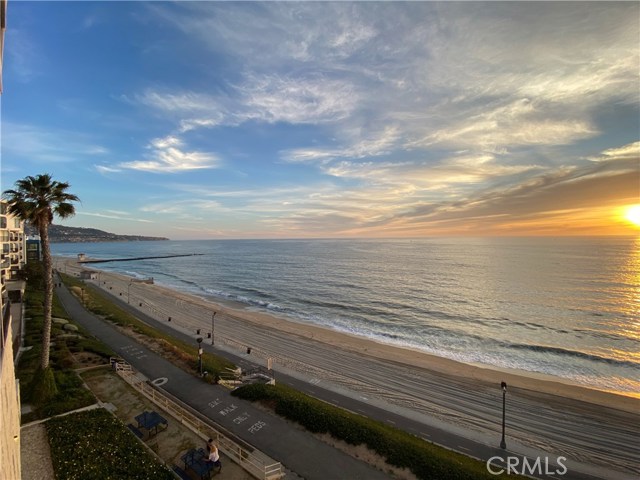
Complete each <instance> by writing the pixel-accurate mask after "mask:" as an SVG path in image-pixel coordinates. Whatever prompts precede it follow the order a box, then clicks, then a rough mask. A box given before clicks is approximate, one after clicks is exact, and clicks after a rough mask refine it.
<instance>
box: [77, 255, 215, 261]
mask: <svg viewBox="0 0 640 480" xmlns="http://www.w3.org/2000/svg"><path fill="white" fill-rule="evenodd" d="M199 255H204V253H182V254H177V255H155V256H152V257H129V258H107V259H103V260H100V259H86V260H85V259H78V263H107V262H133V261H134V260H151V259H154V258H176V257H196V256H199Z"/></svg>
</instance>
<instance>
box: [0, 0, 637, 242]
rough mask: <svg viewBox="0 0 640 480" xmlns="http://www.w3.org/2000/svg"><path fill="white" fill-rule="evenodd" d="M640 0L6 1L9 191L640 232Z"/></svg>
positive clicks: (306, 223)
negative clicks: (40, 177) (635, 212)
mask: <svg viewBox="0 0 640 480" xmlns="http://www.w3.org/2000/svg"><path fill="white" fill-rule="evenodd" d="M639 19H640V4H638V3H637V2H627V3H612V2H602V3H598V2H588V3H581V2H569V3H555V2H543V3H539V4H532V3H522V2H513V3H509V2H501V3H493V4H489V3H431V2H410V3H400V2H388V3H387V2H375V3H369V2H355V3H350V2H339V3H324V2H305V3H275V2H258V3H251V2H238V3H236V2H233V3H230V2H206V1H203V2H177V3H170V2H131V3H129V2H104V3H103V2H69V3H66V2H20V1H13V2H11V1H10V2H9V6H8V15H7V31H6V35H5V52H4V65H3V86H4V91H3V94H2V99H1V102H2V105H1V106H2V185H1V186H2V189H3V190H4V189H7V188H11V187H12V186H13V183H14V182H15V180H17V179H19V178H23V177H24V176H26V175H37V174H39V173H45V172H47V173H51V174H52V175H53V176H54V178H55V179H57V180H60V181H68V182H70V183H71V185H72V188H71V191H72V192H73V193H75V194H77V195H78V196H79V197H80V198H81V200H82V203H81V204H79V205H78V206H77V215H76V216H75V217H73V218H72V219H70V220H65V221H64V222H63V224H65V225H72V226H84V227H94V228H101V229H104V230H108V231H111V232H115V233H120V234H146V235H159V236H166V237H169V238H172V239H189V238H193V239H196V238H277V237H283V238H293V237H351V236H362V237H400V236H425V235H559V234H561V235H583V234H584V235H591V234H625V233H626V234H632V233H634V232H636V233H637V232H638V230H637V229H635V230H634V228H633V227H632V225H631V224H629V223H628V222H626V221H625V220H624V218H623V217H624V209H625V208H626V207H628V206H631V205H633V204H637V203H640V200H638V196H639V194H640V158H639V157H640V154H639V152H640V143H639V137H638V135H639V131H640V93H639V92H640V77H639V75H640V73H639V72H640V48H639V46H638V45H639V40H640V20H639Z"/></svg>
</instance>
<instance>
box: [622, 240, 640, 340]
mask: <svg viewBox="0 0 640 480" xmlns="http://www.w3.org/2000/svg"><path fill="white" fill-rule="evenodd" d="M618 281H619V282H620V283H621V284H623V285H627V286H628V289H629V294H628V295H627V297H628V301H626V302H624V304H623V305H620V310H621V311H622V312H624V313H626V314H627V315H628V318H629V320H628V321H627V322H624V324H621V325H619V329H620V333H623V334H624V335H625V336H626V337H628V338H632V339H634V340H638V341H640V237H638V238H636V239H635V241H634V243H633V245H632V246H631V249H630V251H629V256H628V257H627V262H626V264H625V265H624V268H622V269H621V271H620V274H619V278H618Z"/></svg>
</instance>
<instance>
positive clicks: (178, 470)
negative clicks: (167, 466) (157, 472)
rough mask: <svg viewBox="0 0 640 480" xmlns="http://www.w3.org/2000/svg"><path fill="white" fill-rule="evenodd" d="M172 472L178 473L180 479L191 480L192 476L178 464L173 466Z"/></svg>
mask: <svg viewBox="0 0 640 480" xmlns="http://www.w3.org/2000/svg"><path fill="white" fill-rule="evenodd" d="M173 472H174V473H175V474H176V475H178V476H179V477H180V478H181V479H182V480H192V478H191V477H190V476H189V475H188V474H187V472H185V471H184V470H183V469H182V468H180V467H179V466H178V465H174V466H173Z"/></svg>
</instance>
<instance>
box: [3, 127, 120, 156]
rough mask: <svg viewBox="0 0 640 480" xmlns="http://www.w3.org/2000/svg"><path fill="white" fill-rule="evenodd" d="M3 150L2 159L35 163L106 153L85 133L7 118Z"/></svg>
mask: <svg viewBox="0 0 640 480" xmlns="http://www.w3.org/2000/svg"><path fill="white" fill-rule="evenodd" d="M2 150H3V157H4V160H5V161H7V160H8V162H9V163H10V162H12V161H16V160H18V159H19V160H20V161H24V160H27V161H29V162H36V163H49V162H54V163H58V162H63V163H64V162H77V161H79V160H82V159H85V158H94V157H95V156H104V155H105V154H107V153H109V150H108V149H107V148H106V147H104V146H102V145H100V144H99V143H97V142H96V141H95V139H93V138H91V137H90V136H89V135H87V134H84V133H80V132H74V131H69V130H62V129H56V128H52V127H40V126H37V125H26V124H18V123H12V122H6V121H5V122H3V124H2ZM14 158H15V159H16V160H14Z"/></svg>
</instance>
